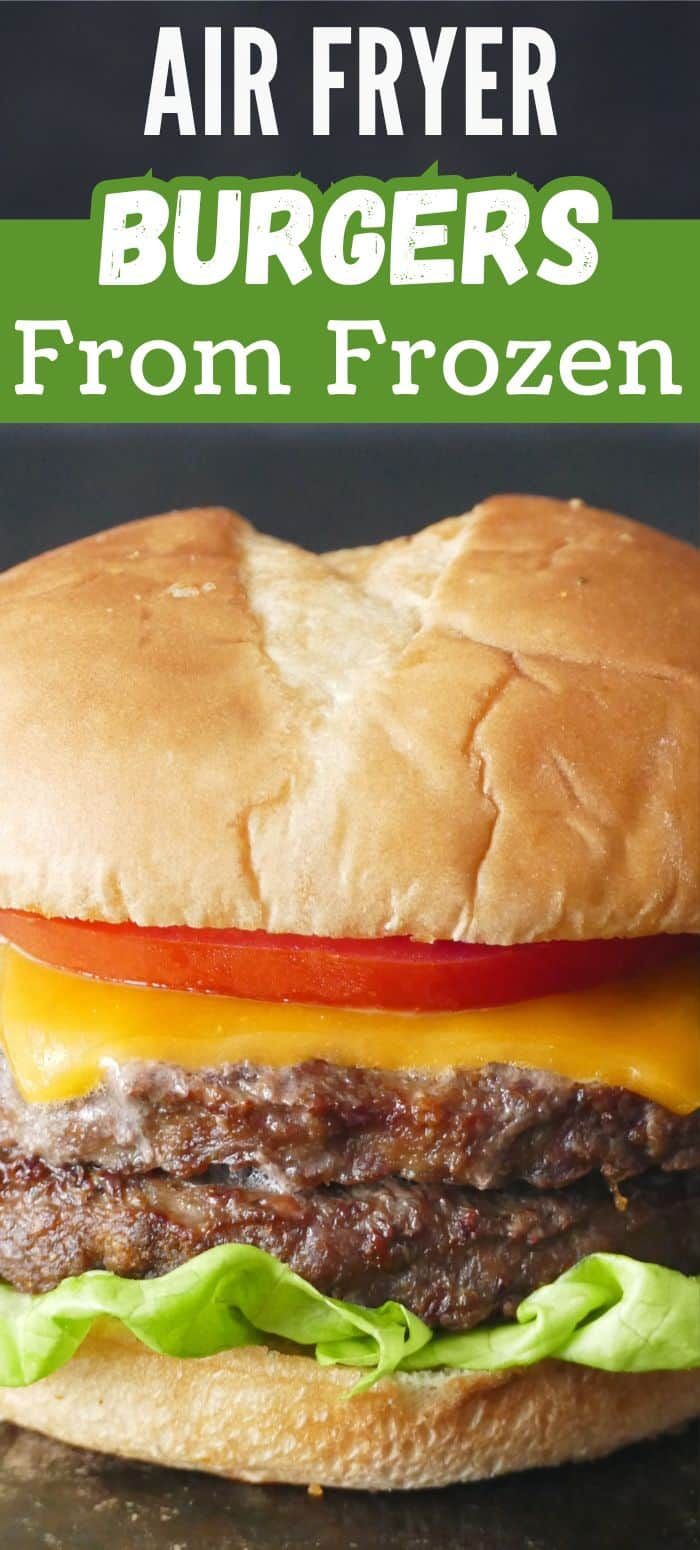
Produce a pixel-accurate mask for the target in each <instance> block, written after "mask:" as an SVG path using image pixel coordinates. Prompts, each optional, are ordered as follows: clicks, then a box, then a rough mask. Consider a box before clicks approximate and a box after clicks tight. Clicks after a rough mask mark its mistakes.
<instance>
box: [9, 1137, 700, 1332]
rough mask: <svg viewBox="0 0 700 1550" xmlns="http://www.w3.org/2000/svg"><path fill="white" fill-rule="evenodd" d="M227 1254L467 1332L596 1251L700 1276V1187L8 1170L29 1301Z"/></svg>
mask: <svg viewBox="0 0 700 1550" xmlns="http://www.w3.org/2000/svg"><path fill="white" fill-rule="evenodd" d="M222 1175H223V1176H222ZM229 1241H235V1242H240V1243H248V1244H254V1245H256V1246H257V1247H259V1248H263V1249H267V1250H268V1251H269V1252H270V1253H272V1254H275V1255H277V1256H278V1257H279V1258H280V1259H282V1260H283V1261H284V1262H285V1263H286V1264H288V1265H290V1266H291V1267H292V1268H293V1269H294V1270H296V1271H298V1272H299V1274H300V1275H302V1276H305V1277H306V1278H307V1279H308V1280H309V1281H310V1282H312V1284H313V1285H315V1286H317V1287H318V1288H319V1289H320V1290H322V1291H324V1292H327V1293H330V1294H332V1295H334V1296H336V1297H344V1298H348V1299H350V1300H351V1301H355V1302H360V1303H365V1304H370V1305H372V1304H379V1303H382V1302H384V1301H385V1299H387V1298H397V1299H398V1300H399V1301H400V1302H402V1303H405V1304H406V1305H407V1306H408V1307H409V1308H411V1309H412V1310H413V1311H414V1312H415V1313H417V1314H419V1315H420V1317H422V1318H423V1319H425V1320H426V1322H427V1323H429V1324H431V1325H433V1326H437V1327H444V1328H455V1329H460V1328H467V1327H469V1326H470V1325H473V1324H476V1323H478V1322H480V1321H481V1320H482V1319H485V1318H488V1317H489V1316H490V1315H492V1314H496V1313H512V1312H513V1311H514V1310H515V1308H516V1307H517V1305H518V1303H519V1301H520V1300H521V1298H522V1297H524V1296H525V1295H526V1294H527V1293H528V1292H529V1291H531V1290H533V1289H534V1288H535V1287H537V1286H541V1285H542V1284H544V1283H546V1282H548V1281H551V1280H552V1279H554V1277H556V1276H557V1275H558V1274H559V1273H560V1272H561V1271H563V1270H565V1269H566V1268H567V1267H568V1266H569V1265H572V1264H574V1263H575V1261H576V1260H578V1259H580V1258H581V1257H582V1256H583V1255H585V1254H587V1253H590V1252H593V1251H595V1250H610V1251H613V1252H622V1253H628V1254H631V1255H634V1256H636V1257H637V1258H640V1259H647V1260H653V1261H658V1262H660V1263H662V1264H664V1265H669V1266H671V1267H676V1268H678V1269H680V1270H683V1271H686V1272H694V1271H698V1270H700V1172H697V1171H694V1172H692V1173H688V1174H680V1173H679V1174H676V1175H673V1176H669V1175H667V1174H666V1175H665V1174H662V1173H660V1172H652V1173H648V1174H646V1175H644V1176H643V1177H642V1178H641V1179H640V1180H637V1181H635V1182H634V1183H633V1184H632V1185H631V1186H629V1187H628V1189H627V1190H626V1196H625V1199H624V1200H623V1199H622V1198H620V1197H619V1196H618V1197H617V1199H616V1198H615V1197H614V1196H613V1195H611V1193H610V1191H609V1190H608V1188H607V1186H606V1185H605V1183H604V1181H603V1180H602V1179H600V1178H593V1177H592V1178H589V1179H587V1180H586V1181H585V1182H584V1183H583V1184H580V1185H572V1186H569V1187H568V1188H566V1189H562V1190H555V1191H539V1190H533V1189H532V1188H529V1187H528V1186H521V1187H520V1188H517V1189H511V1190H502V1191H501V1190H492V1191H488V1192H486V1193H483V1192H480V1191H478V1190H473V1189H466V1188H463V1189H458V1188H454V1187H442V1188H441V1187H439V1186H436V1185H424V1184H409V1183H406V1182H403V1181H400V1180H390V1181H385V1182H384V1183H382V1184H378V1185H373V1186H359V1185H356V1186H354V1187H352V1188H347V1189H344V1188H339V1187H338V1186H331V1187H330V1188H321V1189H318V1190H314V1191H311V1192H309V1193H304V1194H298V1193H297V1194H290V1193H282V1192H279V1193H275V1192H272V1191H270V1190H269V1189H261V1188H260V1187H256V1186H255V1185H254V1184H251V1182H250V1181H249V1182H248V1183H247V1184H242V1183H241V1182H239V1181H237V1182H232V1181H231V1179H230V1177H228V1176H227V1170H218V1173H217V1174H215V1176H214V1177H209V1176H206V1177H204V1178H202V1179H199V1180H196V1181H191V1180H175V1179H173V1178H172V1177H168V1176H167V1175H165V1174H162V1173H158V1172H155V1173H150V1174H145V1175H138V1174H117V1173H111V1172H107V1171H105V1170H104V1169H99V1168H90V1167H85V1166H84V1165H80V1164H74V1165H73V1166H70V1167H63V1168H51V1167H48V1166H47V1165H46V1164H45V1163H43V1162H40V1161H39V1160H36V1159H35V1160H33V1161H29V1160H25V1159H21V1158H16V1157H15V1158H6V1159H4V1160H2V1161H1V1162H0V1277H2V1278H4V1279H5V1280H7V1281H9V1282H10V1283H12V1284H13V1285H15V1286H17V1287H19V1288H21V1289H23V1290H27V1291H43V1290H46V1289H48V1288H50V1287H52V1286H55V1285H56V1284H57V1283H58V1282H59V1281H60V1280H61V1279H62V1278H63V1277H64V1276H69V1275H78V1274H80V1273H81V1272H82V1271H85V1270H89V1269H94V1268H106V1269H109V1270H113V1271H116V1272H117V1273H118V1274H120V1275H125V1276H144V1275H156V1274H160V1273H162V1272H164V1271H167V1270H169V1269H172V1268H173V1266H175V1265H178V1264H181V1263H182V1262H183V1261H185V1260H187V1259H189V1258H190V1257H191V1256H192V1255H194V1254H197V1253H199V1252H201V1251H202V1250H204V1249H207V1248H211V1247H212V1246H213V1245H215V1244H219V1243H226V1242H229Z"/></svg>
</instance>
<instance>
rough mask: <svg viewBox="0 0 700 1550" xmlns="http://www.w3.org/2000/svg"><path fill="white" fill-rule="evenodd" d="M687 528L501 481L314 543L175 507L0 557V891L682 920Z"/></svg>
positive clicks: (404, 924)
mask: <svg viewBox="0 0 700 1550" xmlns="http://www.w3.org/2000/svg"><path fill="white" fill-rule="evenodd" d="M699 606H700V557H699V556H698V555H697V554H696V553H695V551H694V550H693V549H691V548H690V547H689V546H686V545H684V544H681V543H679V542H676V541H674V540H672V539H670V538H667V537H664V536H663V535H662V534H660V533H658V532H655V531H653V530H652V529H650V528H646V527H641V526H639V525H638V524H636V523H634V522H630V521H627V520H625V519H623V518H621V517H616V516H613V515H611V514H609V513H606V512H602V511H595V510H591V509H590V508H587V507H585V506H583V505H582V504H581V503H580V502H578V501H570V502H564V501H554V500H542V499H535V498H530V497H517V496H505V497H498V498H495V499H492V500H489V501H486V502H485V503H484V504H483V505H480V506H478V507H476V509H475V510H474V511H473V512H470V513H468V514H467V515H465V516H461V517H455V518H452V519H449V520H447V521H445V522H440V523H438V524H437V525H436V526H433V527H429V528H426V529H425V531H423V532H421V533H418V534H416V535H415V537H413V538H405V539H398V540H394V541H392V542H389V543H385V544H380V545H378V546H377V547H375V548H362V549H358V550H344V551H342V553H338V554H335V555H334V554H329V555H323V556H319V555H314V554H309V553H306V552H305V551H304V550H301V549H299V548H295V547H293V546H291V545H289V544H284V543H281V542H279V541H277V540H276V539H273V538H268V537H264V536H262V535H261V534H259V533H257V532H256V531H255V530H254V529H253V528H252V527H250V526H249V525H248V524H247V523H246V522H244V521H243V520H241V518H239V517H237V516H234V515H233V514H232V513H230V512H228V511H223V510H208V509H207V510H195V511H184V512H173V513H171V514H170V515H167V516H163V517H157V518H152V519H147V520H144V521H140V522H134V523H132V524H130V525H128V526H125V527H119V528H115V529H113V530H112V531H109V532H106V533H100V534H98V535H97V536H96V537H93V538H88V539H85V540H83V541H81V542H79V543H75V544H70V545H68V546H67V547H66V548H64V549H60V550H57V551H55V552H53V553H51V554H47V555H43V556H41V557H39V558H38V559H35V560H32V561H30V562H28V563H27V564H25V565H21V566H18V567H17V568H16V569H15V570H12V571H9V572H8V573H6V574H5V575H4V576H3V577H1V578H0V815H1V816H0V907H11V908H14V909H20V910H32V911H38V912H39V913H41V914H43V915H47V916H74V917H79V918H87V919H93V920H105V921H121V920H126V919H129V920H132V921H135V922H136V923H137V924H140V925H146V926H150V925H171V924H173V925H174V924H186V925H190V926H195V927H204V926H212V927H225V926H237V927H241V928H244V929H258V928H262V929H264V930H266V931H270V932H300V933H304V934H306V933H310V934H315V935H320V936H351V937H377V936H381V935H383V934H385V933H390V934H406V935H410V936H413V937H415V938H419V939H427V940H430V939H434V938H444V939H448V938H454V939H455V940H461V941H482V942H490V943H511V942H520V941H528V940H533V939H538V938H545V939H546V938H552V937H555V938H556V937H559V938H569V937H570V938H577V937H604V936H633V935H645V934H650V933H654V932H683V931H697V930H698V929H700V883H699V880H698V855H699V853H700V830H699V823H700V802H699V800H698V798H699V786H698V782H699V775H698V771H699V753H700V744H699V733H698V726H699V714H698V712H699V698H700V688H699V686H700V628H699V622H698V610H699Z"/></svg>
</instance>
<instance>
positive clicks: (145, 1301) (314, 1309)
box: [0, 1244, 700, 1392]
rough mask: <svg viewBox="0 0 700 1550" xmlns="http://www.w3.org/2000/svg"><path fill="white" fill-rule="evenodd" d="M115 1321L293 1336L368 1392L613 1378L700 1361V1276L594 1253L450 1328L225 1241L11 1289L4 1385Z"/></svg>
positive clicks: (228, 1341) (57, 1362)
mask: <svg viewBox="0 0 700 1550" xmlns="http://www.w3.org/2000/svg"><path fill="white" fill-rule="evenodd" d="M102 1318H108V1319H115V1320H117V1321H118V1323H119V1324H121V1325H122V1326H123V1327H124V1328H125V1329H127V1330H129V1331H130V1332H131V1334H132V1335H135V1336H136V1338H137V1339H138V1340H140V1341H142V1342H143V1344H144V1345H146V1346H148V1347H149V1348H150V1349H151V1350H152V1351H158V1352H160V1353H161V1354H164V1355H166V1356H178V1357H196V1356H213V1355H215V1354H216V1353H217V1352H219V1351H227V1350H230V1349H231V1348H233V1347H234V1346H240V1345H257V1344H264V1343H265V1341H266V1337H267V1338H268V1339H269V1337H273V1338H274V1339H278V1340H284V1341H291V1342H293V1343H294V1344H295V1345H297V1346H300V1347H307V1348H309V1349H310V1350H313V1352H314V1355H315V1357H316V1360H317V1361H318V1362H320V1363H321V1365H323V1366H330V1365H334V1364H337V1363H341V1364H342V1365H345V1366H351V1367H355V1368H365V1369H367V1371H366V1372H365V1373H364V1374H363V1376H362V1378H361V1379H360V1381H359V1382H358V1384H357V1385H356V1390H359V1389H363V1388H368V1387H369V1386H370V1385H371V1384H373V1383H375V1382H376V1381H377V1379H379V1378H382V1377H385V1376H386V1375H388V1374H390V1373H393V1372H397V1371H401V1372H424V1371H426V1370H427V1369H430V1368H439V1367H442V1368H445V1367H447V1368H459V1369H461V1370H467V1371H469V1370H471V1371H477V1372H496V1371H498V1370H499V1369H502V1368H506V1367H522V1366H529V1365H530V1364H532V1363H533V1362H538V1361H541V1360H542V1359H543V1358H544V1357H547V1356H550V1357H557V1358H558V1359H559V1360H561V1361H567V1362H578V1363H582V1364H583V1365H585V1366H588V1367H600V1368H604V1369H605V1370H606V1371H607V1372H652V1371H655V1370H659V1369H662V1368H664V1369H667V1370H668V1369H673V1370H678V1369H681V1368H689V1367H700V1276H683V1275H680V1274H679V1273H678V1272H677V1271H674V1270H664V1269H663V1268H662V1267H661V1266H660V1265H645V1264H640V1263H639V1262H638V1261H637V1260H633V1259H627V1258H625V1257H624V1256H622V1255H619V1254H592V1255H590V1256H589V1258H588V1259H584V1260H582V1261H581V1262H580V1264H578V1265H576V1266H574V1268H573V1269H572V1270H568V1271H566V1273H565V1274H564V1275H561V1276H559V1278H558V1280H556V1281H554V1282H553V1283H552V1284H551V1285H550V1286H545V1287H541V1288H540V1289H539V1290H538V1291H536V1292H533V1293H532V1294H531V1295H530V1296H529V1297H527V1298H526V1299H525V1301H524V1302H522V1303H521V1304H520V1307H519V1308H518V1312H517V1318H516V1320H515V1321H513V1322H510V1323H502V1324H497V1325H492V1326H488V1327H480V1328H478V1329H473V1330H469V1331H466V1332H465V1333H463V1334H444V1333H439V1332H437V1333H433V1332H432V1331H431V1330H430V1329H428V1328H427V1326H426V1325H425V1324H423V1323H422V1321H421V1320H420V1319H418V1318H416V1317H415V1316H414V1315H413V1314H412V1313H409V1312H408V1310H407V1309H406V1308H402V1307H401V1306H400V1305H399V1304H398V1303H395V1302H387V1303H385V1304H384V1305H383V1307H381V1308H359V1307H356V1306H355V1305H354V1304H352V1303H347V1302H338V1301H336V1300H335V1299H334V1298H332V1297H324V1296H323V1295H322V1293H321V1292H317V1291H315V1290H314V1288H313V1287H311V1286H309V1285H308V1283H307V1282H306V1281H303V1280H302V1279H301V1277H300V1276H297V1275H295V1274H294V1273H293V1271H291V1270H289V1269H287V1267H286V1266H285V1265H282V1264H280V1262H279V1261H278V1260H276V1259H273V1258H272V1257H271V1255H269V1254H264V1253H263V1252H262V1251H261V1250H260V1249H254V1248H248V1247H246V1246H245V1245H243V1244H223V1245H222V1246H221V1247H219V1248H215V1249H209V1250H208V1251H207V1252H206V1253H205V1254H200V1255H199V1256H198V1257H197V1258H196V1259H192V1260H190V1261H189V1262H188V1263H187V1264H185V1265H181V1266H180V1267H179V1268H178V1269H177V1270H173V1271H171V1272H170V1273H169V1274H168V1275H164V1276H160V1277H158V1278H156V1279H154V1280H146V1281H129V1280H124V1279H122V1278H121V1277H119V1276H115V1275H111V1274H110V1273H109V1272H107V1271H102V1270H92V1271H88V1272H87V1274H85V1275H81V1276H73V1277H71V1278H70V1279H68V1280H66V1281H62V1282H61V1284H60V1286H57V1287H56V1288H55V1289H54V1290H53V1291H51V1292H44V1293H43V1294H42V1295H40V1296H29V1295H27V1294H25V1293H22V1292H17V1291H14V1290H13V1289H12V1288H11V1287H8V1286H2V1285H0V1386H3V1387H10V1388H12V1387H22V1386H23V1385H25V1384H29V1383H35V1382H36V1381H37V1379H39V1378H44V1377H46V1376H47V1375H48V1374H49V1373H51V1372H55V1371H56V1370H57V1368H59V1367H62V1366H63V1365H64V1363H65V1362H67V1361H69V1360H70V1358H71V1357H72V1356H73V1355H74V1353H75V1352H76V1351H77V1350H78V1348H79V1346H80V1345H81V1344H82V1341H83V1340H84V1339H85V1337H86V1335H87V1334H88V1332H89V1330H90V1329H91V1328H92V1326H93V1325H94V1324H95V1322H96V1321H97V1320H98V1319H102ZM356 1390H353V1392H355V1391H356Z"/></svg>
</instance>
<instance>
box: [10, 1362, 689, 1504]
mask: <svg viewBox="0 0 700 1550" xmlns="http://www.w3.org/2000/svg"><path fill="white" fill-rule="evenodd" d="M357 1377H358V1373H356V1372H353V1371H351V1370H349V1369H348V1368H342V1367H329V1368H323V1367H319V1366H318V1365H317V1363H316V1362H315V1361H314V1360H313V1358H311V1357H308V1356H289V1355H287V1354H285V1353H282V1352H280V1351H271V1350H267V1349H266V1348H263V1347H260V1346H248V1347H243V1348H241V1349H238V1350H235V1351H228V1352H224V1353H223V1354H222V1355H220V1356H213V1357H205V1358H201V1359H198V1360H190V1361H180V1360H177V1359H176V1358H174V1357H171V1356H168V1357H164V1356H158V1355H156V1354H155V1353H153V1352H152V1351H148V1350H147V1349H146V1348H145V1347H144V1346H141V1345H139V1344H138V1343H137V1342H136V1341H135V1340H134V1339H133V1338H132V1337H130V1336H128V1335H124V1334H123V1333H122V1332H120V1331H115V1335H114V1337H113V1336H112V1334H111V1331H107V1332H105V1331H102V1332H101V1333H99V1334H98V1333H93V1334H92V1335H90V1336H89V1337H88V1339H87V1341H86V1342H85V1345H84V1346H83V1347H82V1349H81V1350H80V1351H79V1352H78V1354H77V1355H76V1356H74V1357H73V1359H72V1361H71V1362H69V1364H68V1366H67V1367H64V1368H62V1369H61V1371H60V1372H57V1373H55V1374H54V1375H53V1376H52V1377H50V1378H44V1379H42V1381H41V1382H40V1383H36V1384H34V1385H33V1387H31V1388H27V1389H0V1418H2V1419H5V1420H8V1421H14V1422H16V1423H17V1424H18V1425H20V1426H28V1427H31V1428H33V1429H34V1430H35V1431H40V1432H44V1433H46V1434H48V1435H49V1436H51V1437H56V1438H58V1439H59V1440H60V1441H62V1442H69V1443H74V1444H77V1445H78V1446H80V1447H84V1448H92V1449H94V1450H95V1451H97V1452H102V1453H111V1454H117V1455H118V1456H122V1457H124V1458H133V1459H144V1460H147V1461H149V1462H152V1463H156V1464H167V1465H170V1466H174V1467H175V1468H178V1469H201V1470H206V1471H208V1472H209V1473H212V1474H217V1475H225V1476H229V1477H230V1478H232V1479H235V1480H248V1481H252V1482H264V1481H267V1482H270V1483H273V1482H280V1483H281V1482H284V1483H287V1484H292V1485H309V1484H312V1485H321V1486H343V1487H346V1488H354V1489H358V1490H371V1491H384V1490H396V1489H402V1490H406V1489H416V1490H418V1489H425V1488H428V1487H434V1486H443V1485H451V1484H453V1483H456V1482H458V1481H470V1480H482V1479H486V1478H489V1477H491V1476H493V1475H501V1474H507V1473H510V1472H512V1471H513V1470H522V1469H534V1468H538V1467H540V1466H543V1465H554V1464H563V1463H566V1462H568V1461H572V1460H582V1459H593V1458H598V1457H601V1456H602V1455H604V1454H606V1453H610V1452H612V1451H613V1450H614V1449H615V1448H620V1447H623V1446H624V1445H625V1444H627V1443H631V1442H637V1441H639V1440H640V1439H642V1438H645V1437H653V1436H655V1435H656V1434H657V1433H659V1432H662V1431H667V1430H668V1429H669V1428H670V1427H674V1426H680V1425H682V1424H683V1423H684V1422H687V1421H689V1420H691V1419H692V1417H693V1416H695V1415H697V1414H698V1411H699V1410H700V1372H653V1373H644V1374H618V1373H607V1372H598V1371H594V1370H593V1369H591V1368H585V1367H575V1366H571V1365H568V1364H567V1363H565V1362H540V1363H538V1364H537V1365H536V1366H534V1367H530V1368H524V1369H521V1370H520V1371H511V1372H509V1373H502V1374H499V1375H498V1376H492V1375H486V1374H476V1373H475V1374H464V1373H430V1374H423V1373H416V1374H399V1375H398V1377H396V1378H393V1379H391V1380H384V1381H383V1382H381V1383H379V1384H378V1385H377V1387H376V1388H374V1389H371V1390H370V1391H369V1392H368V1393H365V1394H360V1395H356V1396H353V1397H352V1398H348V1391H349V1389H351V1388H352V1386H353V1384H354V1383H355V1381H356V1380H357Z"/></svg>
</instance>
